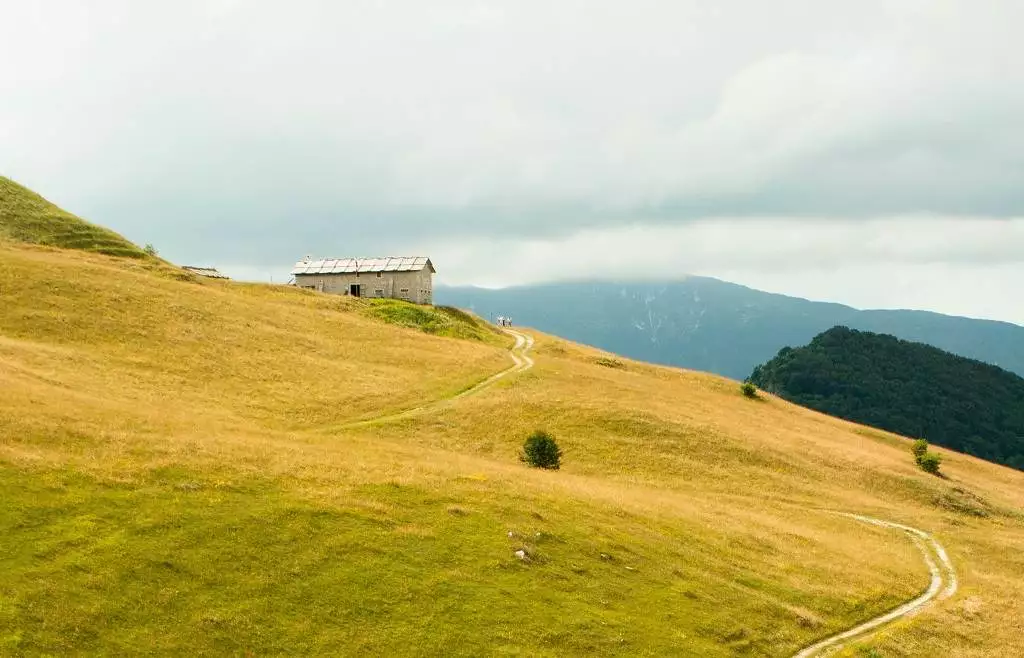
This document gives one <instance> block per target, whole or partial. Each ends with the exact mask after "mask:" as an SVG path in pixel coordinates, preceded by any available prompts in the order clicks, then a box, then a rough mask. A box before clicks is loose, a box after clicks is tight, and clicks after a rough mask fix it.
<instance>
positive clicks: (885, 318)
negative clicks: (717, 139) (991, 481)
mask: <svg viewBox="0 0 1024 658" xmlns="http://www.w3.org/2000/svg"><path fill="white" fill-rule="evenodd" d="M435 298H436V299H437V300H438V301H439V302H441V303H444V304H452V305H454V306H459V307H462V308H468V309H472V310H474V311H475V312H477V313H479V314H480V315H482V316H484V317H493V316H496V315H504V316H512V317H513V318H514V319H515V320H516V322H517V323H519V324H522V325H524V326H531V327H537V328H538V329H541V330H543V331H547V332H550V333H553V334H557V335H559V336H562V337H564V338H568V339H570V340H575V341H579V342H582V343H586V344H588V345H594V346H595V347H599V348H601V349H604V350H609V351H611V352H616V353H618V354H624V355H626V356H629V357H631V358H634V359H641V360H644V361H651V362H654V363H662V364H665V365H672V366H679V367H682V368H691V369H694V370H703V371H705V372H714V373H717V374H719V375H725V376H726V377H730V378H732V379H737V380H738V379H743V378H744V377H746V376H747V375H749V374H750V371H751V370H752V369H753V368H754V366H756V365H758V364H761V363H764V362H765V361H767V360H768V359H770V358H772V357H773V356H775V354H776V353H777V352H778V351H779V350H780V349H782V348H783V347H785V346H787V345H803V344H805V343H807V342H808V341H810V340H811V339H812V338H813V337H814V336H816V335H817V334H819V333H821V332H822V331H825V330H827V329H830V328H832V327H834V326H836V325H843V326H847V327H852V328H854V329H860V330H863V331H874V332H878V333H885V334H892V335H894V336H898V337H900V338H903V339H904V340H912V341H917V342H921V343H927V344H929V345H934V346H936V347H939V348H941V349H944V350H946V351H948V352H952V353H954V354H959V355H961V356H966V357H970V358H973V359H978V360H980V361H984V362H986V363H991V364H994V365H997V366H999V367H1001V368H1003V369H1005V370H1009V371H1011V372H1016V373H1017V374H1019V375H1024V327H1020V326H1018V325H1015V324H1010V323H1007V322H993V321H990V320H975V319H971V318H960V317H953V316H948V315H941V314H939V313H930V312H926V311H888V310H869V311H862V310H858V309H855V308H851V307H849V306H843V305H842V304H831V303H825V302H813V301H808V300H806V299H799V298H796V297H787V296H786V295H777V294H773V293H767V292H762V291H760V290H754V289H752V288H748V287H746V286H740V285H736V284H734V283H728V282H726V281H719V280H717V279H711V278H707V277H698V276H691V277H687V278H685V279H683V280H680V281H658V282H636V281H624V282H610V281H592V282H588V281H582V282H572V283H546V284H538V285H531V286H520V287H513V288H504V289H500V290H487V289H483V288H443V287H439V288H438V289H437V290H436V291H435Z"/></svg>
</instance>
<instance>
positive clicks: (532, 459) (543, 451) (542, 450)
mask: <svg viewBox="0 0 1024 658" xmlns="http://www.w3.org/2000/svg"><path fill="white" fill-rule="evenodd" d="M519 459H520V460H522V461H523V462H525V463H527V464H529V465H530V466H535V467H537V468H546V469H549V470H552V471H557V470H558V469H559V468H560V467H561V465H562V451H561V449H560V448H559V447H558V443H556V442H555V437H553V436H551V435H550V434H548V433H547V432H545V431H543V430H537V431H536V432H534V433H533V434H531V435H530V437H529V438H528V439H526V442H525V443H524V444H523V453H522V454H521V455H520V456H519Z"/></svg>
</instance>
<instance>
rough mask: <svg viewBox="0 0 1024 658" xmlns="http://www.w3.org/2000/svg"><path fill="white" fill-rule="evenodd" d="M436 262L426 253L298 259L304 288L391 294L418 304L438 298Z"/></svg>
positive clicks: (294, 271) (297, 274) (300, 284)
mask: <svg viewBox="0 0 1024 658" xmlns="http://www.w3.org/2000/svg"><path fill="white" fill-rule="evenodd" d="M434 273H435V270H434V265H433V264H432V263H431V262H430V259H429V258H426V257H423V256H415V257H399V258H322V259H320V260H311V259H309V258H307V259H305V260H301V261H299V262H298V263H295V267H294V268H293V269H292V276H294V277H295V285H297V286H298V287H300V288H307V289H310V290H319V291H320V292H327V293H332V294H335V295H352V296H353V297H390V298H393V299H404V300H406V301H410V302H415V303H417V304H432V303H433V300H434Z"/></svg>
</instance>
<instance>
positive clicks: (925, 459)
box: [917, 452, 942, 475]
mask: <svg viewBox="0 0 1024 658" xmlns="http://www.w3.org/2000/svg"><path fill="white" fill-rule="evenodd" d="M941 464H942V456H941V455H937V454H935V453H934V452H926V453H924V454H923V455H921V456H920V457H918V459H917V465H918V466H920V467H921V470H922V471H924V472H925V473H931V474H932V475H938V474H939V466H940V465H941Z"/></svg>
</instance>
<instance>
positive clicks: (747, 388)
mask: <svg viewBox="0 0 1024 658" xmlns="http://www.w3.org/2000/svg"><path fill="white" fill-rule="evenodd" d="M740 390H741V391H743V395H745V396H746V397H748V398H751V399H753V398H756V397H757V387H756V386H754V383H753V382H750V381H746V382H743V384H742V385H741V386H740Z"/></svg>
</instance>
